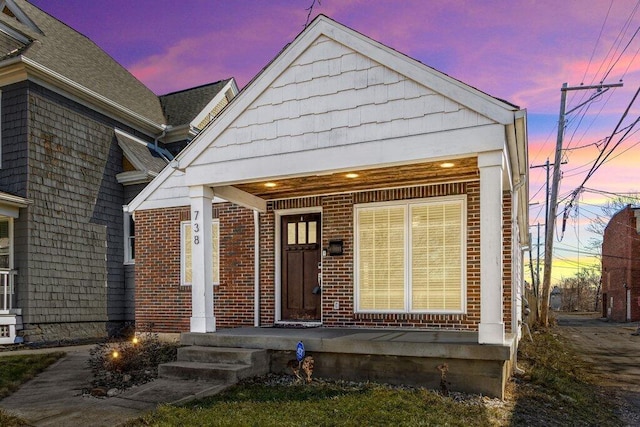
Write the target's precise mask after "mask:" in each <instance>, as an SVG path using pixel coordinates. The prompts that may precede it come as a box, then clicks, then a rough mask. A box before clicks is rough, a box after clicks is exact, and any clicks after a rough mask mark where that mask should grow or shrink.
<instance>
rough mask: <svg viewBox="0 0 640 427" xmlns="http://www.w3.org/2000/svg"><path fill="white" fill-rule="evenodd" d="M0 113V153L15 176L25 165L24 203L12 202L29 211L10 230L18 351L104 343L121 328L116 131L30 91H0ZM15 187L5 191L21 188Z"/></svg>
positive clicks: (32, 87) (23, 87) (25, 87)
mask: <svg viewBox="0 0 640 427" xmlns="http://www.w3.org/2000/svg"><path fill="white" fill-rule="evenodd" d="M5 103H7V104H5ZM5 107H6V109H5ZM2 113H3V143H5V146H9V147H11V146H12V145H15V144H20V145H21V146H22V148H21V149H20V150H18V152H19V153H20V154H19V155H18V163H17V164H19V165H21V167H22V163H21V162H24V160H23V157H22V156H23V154H24V153H27V156H28V184H26V185H27V188H26V194H20V191H14V193H16V192H17V193H18V195H22V196H25V197H28V198H29V199H31V200H32V201H33V204H32V205H30V206H29V207H28V208H26V209H23V210H22V211H21V216H20V218H19V220H18V221H17V224H16V241H17V242H19V243H18V244H17V246H16V263H17V265H16V266H17V268H18V276H17V280H16V282H17V283H16V287H17V294H18V306H19V307H20V308H22V310H23V322H24V327H25V329H24V331H23V332H22V334H23V336H24V337H25V339H26V340H28V341H40V340H44V341H52V340H60V339H70V338H71V339H72V338H85V337H98V336H104V335H105V334H106V324H107V321H109V320H110V321H113V322H115V323H121V322H123V321H125V320H128V319H127V317H126V315H125V311H124V306H125V303H124V298H125V297H124V295H125V293H124V273H123V266H122V260H123V240H122V239H123V236H122V205H123V203H124V196H123V189H122V186H121V185H120V184H118V183H117V181H116V179H115V175H116V174H117V173H119V172H121V170H122V158H121V153H120V150H119V148H118V146H117V143H116V141H115V138H114V134H113V127H114V126H116V125H117V124H116V123H115V122H114V121H113V120H111V119H108V118H106V117H104V116H102V115H100V114H98V113H96V112H94V111H91V110H89V109H88V108H85V107H83V106H80V105H78V104H76V103H74V102H72V101H70V100H68V99H66V98H64V97H62V96H60V95H57V94H55V93H53V92H51V91H49V90H47V89H44V88H42V87H40V86H38V85H36V84H34V83H21V84H17V85H12V86H10V87H8V88H4V89H3V112H2ZM18 121H19V124H18ZM118 126H120V127H123V126H121V125H118ZM5 130H6V131H7V134H5V133H4V132H5ZM27 141H28V148H26V147H27V144H26V142H27ZM3 148H4V147H3ZM8 152H10V151H8ZM2 178H3V179H2V182H6V181H5V179H4V178H5V177H4V176H3V177H2ZM19 181H20V182H19V183H14V184H13V185H17V186H18V187H19V186H21V185H25V183H27V180H26V179H25V178H24V177H21V178H20V179H19ZM7 190H8V189H7ZM18 190H20V188H18ZM105 259H106V262H105Z"/></svg>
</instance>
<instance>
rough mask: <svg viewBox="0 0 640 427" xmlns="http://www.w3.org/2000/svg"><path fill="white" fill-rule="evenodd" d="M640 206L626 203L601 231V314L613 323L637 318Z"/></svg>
mask: <svg viewBox="0 0 640 427" xmlns="http://www.w3.org/2000/svg"><path fill="white" fill-rule="evenodd" d="M638 217H640V207H633V206H631V205H627V206H626V207H625V208H624V209H621V210H620V211H618V212H617V213H616V214H615V215H613V217H611V219H610V220H609V224H607V227H606V228H605V230H604V236H603V239H602V310H603V311H602V314H603V316H604V317H607V318H608V319H611V320H614V321H616V322H636V321H640V221H639V220H638Z"/></svg>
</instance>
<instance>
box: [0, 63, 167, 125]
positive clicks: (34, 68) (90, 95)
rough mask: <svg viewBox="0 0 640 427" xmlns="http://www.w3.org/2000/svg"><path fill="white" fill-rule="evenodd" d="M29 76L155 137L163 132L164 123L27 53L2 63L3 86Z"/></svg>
mask: <svg viewBox="0 0 640 427" xmlns="http://www.w3.org/2000/svg"><path fill="white" fill-rule="evenodd" d="M27 79H29V80H32V81H34V82H35V83H38V84H40V85H42V86H44V87H46V88H47V89H49V90H52V91H54V92H56V93H59V94H61V95H63V96H65V97H67V98H69V99H71V100H73V101H75V102H78V103H80V104H82V105H84V106H86V107H89V108H91V109H93V110H95V111H98V112H100V113H101V114H104V115H106V116H108V117H111V118H113V119H116V120H118V121H121V122H123V123H125V124H127V125H129V126H131V127H133V128H134V129H136V130H139V131H141V132H142V133H145V134H147V135H149V136H152V137H155V136H156V135H157V134H159V133H160V132H162V129H163V127H162V124H160V123H155V122H154V121H152V120H150V119H148V118H146V117H144V116H142V115H140V114H138V113H136V112H134V111H132V110H130V109H128V108H126V107H124V106H122V105H120V104H118V103H116V102H114V101H112V100H110V99H109V98H107V97H105V96H103V95H100V94H99V93H97V92H95V91H92V90H91V89H88V88H86V87H84V86H82V85H80V84H79V83H77V82H75V81H73V80H71V79H69V78H67V77H65V76H63V75H62V74H60V73H57V72H55V71H53V70H51V69H49V68H47V67H44V66H42V65H40V64H39V63H37V62H35V61H33V60H31V59H29V58H27V57H25V56H19V57H16V58H10V59H8V60H6V61H2V62H0V85H1V86H5V85H8V84H12V83H17V82H20V81H23V80H27Z"/></svg>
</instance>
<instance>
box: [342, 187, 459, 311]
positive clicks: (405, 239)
mask: <svg viewBox="0 0 640 427" xmlns="http://www.w3.org/2000/svg"><path fill="white" fill-rule="evenodd" d="M465 201H466V199H465V197H464V196H452V197H438V198H433V199H421V200H411V201H402V202H393V203H383V204H367V205H357V206H356V207H355V217H356V224H355V226H356V299H357V301H356V310H357V311H359V312H380V313H385V312H389V313H403V312H417V313H427V312H428V313H462V312H464V311H465V298H464V297H465V251H466V246H465V242H466V238H465V234H466V230H465V218H466V206H465Z"/></svg>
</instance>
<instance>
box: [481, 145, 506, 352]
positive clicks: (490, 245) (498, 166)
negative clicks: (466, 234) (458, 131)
mask: <svg viewBox="0 0 640 427" xmlns="http://www.w3.org/2000/svg"><path fill="white" fill-rule="evenodd" d="M478 167H479V168H480V304H481V305H480V325H479V326H478V342H479V343H480V344H504V338H505V329H504V321H503V316H502V308H503V301H502V299H503V293H502V262H503V261H502V173H503V153H502V151H491V152H486V153H481V154H480V155H478Z"/></svg>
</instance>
